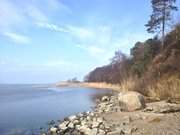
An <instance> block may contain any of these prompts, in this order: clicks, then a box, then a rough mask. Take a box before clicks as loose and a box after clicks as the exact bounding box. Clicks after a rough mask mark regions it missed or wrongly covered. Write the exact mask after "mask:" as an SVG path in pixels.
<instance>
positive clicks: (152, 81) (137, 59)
mask: <svg viewBox="0 0 180 135" xmlns="http://www.w3.org/2000/svg"><path fill="white" fill-rule="evenodd" d="M161 45H162V44H161V41H160V39H158V38H157V37H155V38H153V39H148V40H146V41H145V42H137V43H136V44H135V46H134V47H133V48H132V49H131V56H129V57H128V56H126V55H125V54H123V53H122V52H120V51H117V52H115V56H114V57H113V58H112V60H111V62H110V64H108V65H106V66H103V67H98V68H96V69H95V70H93V71H91V72H90V73H89V74H88V75H87V76H86V77H85V81H86V82H106V83H112V84H118V85H120V87H121V89H122V90H134V91H139V92H141V93H143V94H144V95H147V96H155V97H159V98H168V97H169V98H180V24H177V25H176V26H175V28H174V29H173V30H172V31H171V32H169V33H168V34H167V35H166V36H165V39H164V47H163V49H162V48H161Z"/></svg>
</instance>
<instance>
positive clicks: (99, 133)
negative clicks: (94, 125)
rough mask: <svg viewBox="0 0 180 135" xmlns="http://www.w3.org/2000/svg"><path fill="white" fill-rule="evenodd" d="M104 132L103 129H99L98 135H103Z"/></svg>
mask: <svg viewBox="0 0 180 135" xmlns="http://www.w3.org/2000/svg"><path fill="white" fill-rule="evenodd" d="M105 134H106V132H105V131H104V130H101V129H99V132H98V135H105Z"/></svg>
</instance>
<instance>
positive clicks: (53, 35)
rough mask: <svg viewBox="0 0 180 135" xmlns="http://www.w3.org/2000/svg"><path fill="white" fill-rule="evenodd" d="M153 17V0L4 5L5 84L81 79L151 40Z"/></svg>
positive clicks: (0, 2)
mask: <svg viewBox="0 0 180 135" xmlns="http://www.w3.org/2000/svg"><path fill="white" fill-rule="evenodd" d="M177 3H178V4H179V5H180V2H179V1H178V2H177ZM150 14H151V4H150V0H149V1H147V0H136V1H134V0H0V83H55V82H58V81H62V80H67V79H69V78H73V77H77V78H78V79H79V80H82V79H83V77H84V76H85V75H86V74H87V73H88V72H90V71H91V70H93V69H94V68H95V67H97V66H102V65H106V64H108V63H109V62H110V58H111V57H112V56H113V55H114V52H115V51H116V50H121V51H122V52H124V53H126V54H127V55H129V51H130V48H132V47H133V45H134V44H135V43H136V42H137V41H144V40H146V39H147V38H150V37H152V36H153V35H150V34H148V33H147V32H146V28H145V27H144V25H145V24H146V23H147V21H148V20H149V16H150ZM179 17H180V15H179V14H178V13H177V15H176V17H175V20H177V18H179Z"/></svg>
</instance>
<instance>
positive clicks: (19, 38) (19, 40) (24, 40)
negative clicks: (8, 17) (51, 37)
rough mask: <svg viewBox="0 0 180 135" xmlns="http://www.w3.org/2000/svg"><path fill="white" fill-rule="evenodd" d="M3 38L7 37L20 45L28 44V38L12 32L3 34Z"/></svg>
mask: <svg viewBox="0 0 180 135" xmlns="http://www.w3.org/2000/svg"><path fill="white" fill-rule="evenodd" d="M4 36H6V37H8V38H9V39H11V40H12V41H13V42H15V43H20V44H28V43H30V38H29V37H27V36H25V35H21V34H17V33H13V32H5V33H4Z"/></svg>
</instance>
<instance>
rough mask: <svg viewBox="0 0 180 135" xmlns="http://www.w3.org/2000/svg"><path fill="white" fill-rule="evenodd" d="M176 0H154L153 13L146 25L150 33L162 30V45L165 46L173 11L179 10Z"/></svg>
mask: <svg viewBox="0 0 180 135" xmlns="http://www.w3.org/2000/svg"><path fill="white" fill-rule="evenodd" d="M175 2H176V0H152V1H151V4H152V9H153V12H152V15H151V17H150V20H149V21H148V23H147V24H146V25H145V26H146V27H147V31H148V32H149V33H155V32H158V33H159V32H162V47H164V38H165V29H166V26H167V24H168V22H169V21H170V20H171V11H177V10H178V9H177V7H176V6H175Z"/></svg>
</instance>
